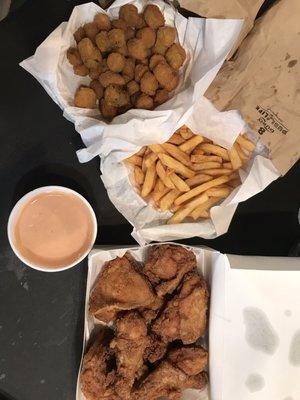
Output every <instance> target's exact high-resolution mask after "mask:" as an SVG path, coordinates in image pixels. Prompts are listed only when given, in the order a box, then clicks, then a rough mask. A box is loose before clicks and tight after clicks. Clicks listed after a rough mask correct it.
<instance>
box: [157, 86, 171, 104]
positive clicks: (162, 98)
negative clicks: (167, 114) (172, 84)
mask: <svg viewBox="0 0 300 400" xmlns="http://www.w3.org/2000/svg"><path fill="white" fill-rule="evenodd" d="M168 100H169V92H168V91H167V90H166V89H160V90H158V91H157V92H156V93H155V96H154V104H155V106H159V105H160V104H163V103H165V102H166V101H168Z"/></svg>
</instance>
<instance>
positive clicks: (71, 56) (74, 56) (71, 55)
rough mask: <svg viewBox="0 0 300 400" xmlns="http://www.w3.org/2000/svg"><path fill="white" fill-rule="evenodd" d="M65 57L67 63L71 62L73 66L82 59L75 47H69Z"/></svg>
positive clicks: (78, 63)
mask: <svg viewBox="0 0 300 400" xmlns="http://www.w3.org/2000/svg"><path fill="white" fill-rule="evenodd" d="M67 59H68V61H69V63H70V64H72V65H73V66H74V67H75V66H77V65H81V64H82V59H81V57H80V54H79V51H78V50H77V49H76V48H75V47H70V48H69V49H68V50H67Z"/></svg>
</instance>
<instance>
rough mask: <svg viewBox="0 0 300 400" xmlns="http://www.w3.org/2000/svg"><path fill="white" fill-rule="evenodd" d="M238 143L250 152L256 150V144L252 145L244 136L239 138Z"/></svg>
mask: <svg viewBox="0 0 300 400" xmlns="http://www.w3.org/2000/svg"><path fill="white" fill-rule="evenodd" d="M236 141H237V143H238V144H239V145H240V146H241V147H242V148H244V149H246V150H248V151H250V152H251V151H253V150H254V149H255V144H254V143H252V142H251V141H250V140H249V139H246V138H245V137H244V136H242V135H240V136H238V137H237V139H236Z"/></svg>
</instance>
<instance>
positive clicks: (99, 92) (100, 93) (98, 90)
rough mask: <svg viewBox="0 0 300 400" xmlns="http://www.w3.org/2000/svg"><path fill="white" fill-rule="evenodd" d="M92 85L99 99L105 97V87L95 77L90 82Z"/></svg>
mask: <svg viewBox="0 0 300 400" xmlns="http://www.w3.org/2000/svg"><path fill="white" fill-rule="evenodd" d="M90 87H91V88H92V89H93V91H94V92H95V93H96V96H97V99H101V98H102V97H103V92H104V89H103V86H102V85H101V83H100V82H99V81H98V79H93V80H92V81H91V83H90Z"/></svg>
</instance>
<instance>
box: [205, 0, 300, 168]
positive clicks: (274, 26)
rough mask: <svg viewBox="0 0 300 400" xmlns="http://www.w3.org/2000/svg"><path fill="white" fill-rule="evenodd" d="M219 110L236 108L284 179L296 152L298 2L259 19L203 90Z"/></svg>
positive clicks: (285, 0) (299, 124)
mask: <svg viewBox="0 0 300 400" xmlns="http://www.w3.org/2000/svg"><path fill="white" fill-rule="evenodd" d="M205 96H206V97H208V98H209V99H210V100H211V101H212V102H213V103H214V105H215V106H216V107H217V108H218V109H219V110H227V109H237V110H239V111H240V112H241V114H242V116H243V118H244V119H245V121H246V122H247V123H248V124H249V126H250V127H251V128H252V129H253V131H254V132H255V133H256V134H257V135H258V136H259V137H260V139H261V141H262V142H263V143H264V144H265V145H266V146H267V147H268V148H269V150H270V158H271V160H272V162H273V164H274V165H275V167H276V168H277V169H278V170H279V172H280V173H281V174H282V175H283V174H285V173H286V172H287V171H288V170H289V169H290V168H291V167H292V165H293V164H294V163H296V161H297V160H298V159H299V154H300V1H299V0H281V1H279V2H277V3H276V4H275V5H274V6H273V7H272V8H271V9H270V10H269V11H267V13H266V14H264V15H263V16H262V17H261V18H259V19H258V20H257V22H256V23H255V25H254V28H253V30H252V32H251V33H250V34H249V35H248V37H247V38H246V39H245V40H244V42H243V43H242V45H241V46H240V48H239V50H238V52H237V54H236V56H235V57H234V59H233V60H232V61H227V62H225V64H224V65H223V67H222V69H221V70H220V72H219V73H218V75H217V77H216V78H215V80H214V81H213V83H212V85H211V86H210V87H209V89H208V90H207V92H206V94H205Z"/></svg>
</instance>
